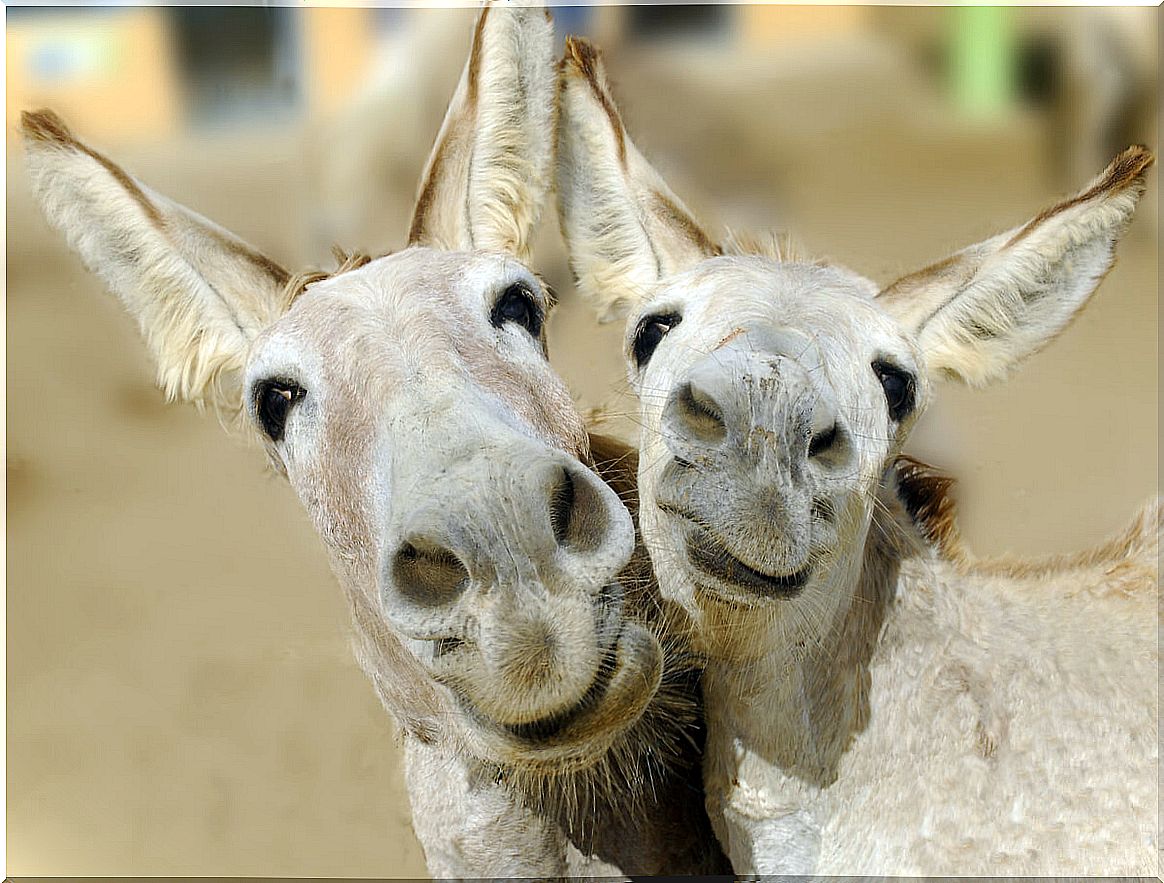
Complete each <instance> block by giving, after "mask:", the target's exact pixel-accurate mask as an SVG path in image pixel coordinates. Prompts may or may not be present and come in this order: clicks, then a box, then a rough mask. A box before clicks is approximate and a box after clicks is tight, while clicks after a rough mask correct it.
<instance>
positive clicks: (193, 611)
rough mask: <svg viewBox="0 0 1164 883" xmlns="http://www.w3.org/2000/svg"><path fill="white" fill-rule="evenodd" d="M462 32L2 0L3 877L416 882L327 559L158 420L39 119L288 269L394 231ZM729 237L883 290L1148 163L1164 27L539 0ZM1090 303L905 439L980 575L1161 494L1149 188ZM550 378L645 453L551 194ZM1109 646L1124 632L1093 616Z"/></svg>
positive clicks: (998, 13)
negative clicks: (57, 228)
mask: <svg viewBox="0 0 1164 883" xmlns="http://www.w3.org/2000/svg"><path fill="white" fill-rule="evenodd" d="M474 14H475V13H474V11H473V10H467V9H451V10H448V9H446V10H417V9H371V8H360V9H345V8H309V7H308V8H303V7H286V8H273V7H254V8H246V7H227V8H223V7H190V8H166V7H151V8H90V9H78V8H54V9H36V8H22V7H12V6H10V7H8V9H7V30H6V35H5V36H6V82H7V101H6V124H7V128H6V136H7V147H8V151H7V171H8V176H7V181H8V185H7V186H8V191H7V210H8V225H7V229H8V236H7V353H8V361H7V371H8V384H7V419H8V424H7V425H8V433H7V460H6V467H7V468H6V475H7V516H8V518H7V541H8V557H7V561H8V573H7V576H8V598H7V603H8V606H7V612H8V635H7V638H8V656H7V678H8V680H7V689H8V735H7V739H8V742H7V749H8V806H7V813H8V843H7V847H8V869H7V870H8V873H9V874H10V875H14V876H19V875H34V874H35V875H69V874H89V875H127V874H137V875H173V874H186V875H268V876H278V875H319V876H325V875H326V876H362V875H369V876H419V875H423V873H424V865H423V857H422V855H421V853H420V850H419V847H418V846H417V844H416V842H415V840H414V839H413V836H412V833H411V829H410V827H409V823H408V809H407V803H406V798H405V794H404V790H403V786H402V783H401V780H400V772H399V766H398V756H399V750H398V745H397V742H396V739H395V736H394V734H393V729H392V726H391V723H390V721H389V720H388V718H387V716H386V715H385V714H384V713H383V712H382V711H381V709H380V708H379V706H378V704H377V702H376V700H375V698H374V696H373V694H372V690H371V689H370V688H369V685H368V684H367V683H365V681H364V678H363V676H362V675H361V674H360V672H359V671H358V669H357V668H356V665H355V663H354V661H353V660H352V658H351V653H350V652H349V649H348V631H347V630H348V625H347V613H346V610H345V608H344V604H343V602H342V599H341V596H340V593H339V591H338V589H337V588H336V586H335V585H334V584H333V582H332V579H331V577H330V575H329V573H328V570H327V566H326V563H325V559H324V554H323V550H322V546H321V544H320V542H319V541H318V540H317V539H316V536H315V534H314V532H313V531H312V529H311V528H310V526H309V525H308V523H307V519H306V517H305V516H304V515H303V513H302V512H301V511H300V509H299V506H298V504H297V502H296V501H295V499H294V498H293V495H292V494H291V492H290V490H289V488H288V487H287V486H286V485H285V484H284V483H283V482H281V481H280V480H278V479H277V478H276V477H274V476H273V475H272V474H270V473H269V472H267V471H266V470H265V469H264V462H263V457H262V455H261V454H260V453H259V452H258V451H256V450H251V449H247V448H246V447H245V446H242V445H239V444H238V443H236V442H233V441H231V440H230V439H228V438H227V437H226V436H225V435H224V434H223V433H222V431H221V430H220V428H219V427H218V426H217V425H216V423H215V420H214V419H213V418H212V417H210V416H207V415H199V414H198V413H196V412H195V411H194V410H193V409H190V408H185V407H178V406H166V405H164V404H163V402H162V397H161V395H160V394H159V393H158V392H157V390H156V389H155V388H154V385H153V380H152V368H151V366H150V365H149V364H148V363H147V359H146V354H145V349H144V346H143V345H142V344H141V343H140V342H139V340H138V338H137V335H136V331H135V329H134V328H133V326H132V324H131V322H130V321H129V320H128V319H127V318H126V317H125V316H124V315H123V314H122V313H121V312H120V309H119V307H118V306H117V304H116V303H115V302H114V300H113V299H112V298H110V297H107V296H105V295H104V294H103V293H102V288H101V285H100V284H99V283H98V282H97V280H96V279H95V278H94V277H92V276H90V275H88V274H87V273H86V272H85V271H84V269H83V268H82V266H81V264H80V262H79V260H78V259H77V258H75V257H74V256H73V255H72V254H70V253H69V252H68V251H67V250H66V249H65V247H64V245H63V241H62V240H61V239H59V238H58V237H57V236H56V235H55V234H53V233H52V232H51V231H50V230H49V229H48V228H47V227H46V225H45V223H44V221H43V219H42V218H41V216H40V214H39V212H38V211H37V209H36V207H35V206H34V204H33V203H32V200H31V197H30V194H29V192H28V187H27V182H26V177H25V175H24V169H23V159H22V153H21V149H20V147H19V139H18V133H17V125H18V120H19V114H20V111H21V110H24V109H29V108H35V107H40V106H50V107H53V108H54V109H56V110H57V111H58V112H60V113H61V114H62V116H64V118H65V119H66V120H67V121H68V122H69V123H70V125H71V126H72V127H73V128H74V130H75V132H76V133H77V134H78V135H79V136H81V137H82V138H84V139H86V140H87V141H89V142H90V143H91V144H93V145H94V146H97V147H98V148H99V149H103V150H105V151H106V152H108V153H110V154H111V155H112V156H113V157H114V158H115V159H116V160H117V161H119V162H120V163H122V164H123V165H124V166H125V167H126V168H127V169H129V170H130V171H131V172H132V173H133V174H135V175H136V176H137V177H139V178H140V179H142V180H144V181H145V182H147V183H148V184H150V185H151V186H152V187H154V188H155V189H157V190H159V191H161V192H164V193H166V194H168V195H169V196H171V197H173V198H175V199H177V200H179V201H181V202H183V203H185V204H186V205H188V206H190V207H192V208H194V209H195V210H196V211H198V212H200V213H202V214H204V215H207V216H209V217H211V218H213V219H215V220H216V221H218V222H219V223H221V224H223V225H224V226H227V227H229V228H230V229H232V230H234V231H235V232H237V233H239V234H240V235H242V236H243V237H244V238H246V239H248V240H250V241H251V242H252V243H254V244H256V245H257V246H259V247H260V248H261V249H263V250H264V251H266V252H267V253H269V254H270V255H272V256H273V257H275V258H276V259H277V260H279V261H280V262H282V263H284V264H285V265H286V266H288V267H290V268H291V269H293V270H294V269H300V268H303V267H305V266H307V265H310V264H317V265H322V266H325V267H329V266H330V262H329V260H328V258H327V255H328V252H329V248H330V246H331V244H332V243H333V242H338V243H339V244H341V245H343V246H345V247H347V248H349V249H350V248H357V247H360V248H364V249H367V250H370V251H371V252H373V253H380V252H383V251H386V250H389V249H393V248H399V247H400V246H401V245H402V244H403V238H404V233H405V230H406V228H407V225H408V221H409V214H410V208H411V202H412V198H413V195H414V193H415V189H416V183H417V179H418V177H419V174H420V170H421V168H422V166H423V163H424V160H425V157H426V154H427V151H428V148H429V146H430V145H431V142H432V140H433V137H434V136H435V133H436V131H437V128H438V127H439V124H440V120H441V117H442V116H443V113H444V108H445V104H446V102H447V101H448V98H449V96H450V94H451V93H452V90H453V87H454V85H455V82H456V79H457V77H458V75H459V72H460V68H461V66H462V64H463V62H464V59H465V56H466V53H467V49H468V40H469V34H470V30H471V24H472V20H473V16H474ZM555 18H556V22H557V28H558V30H559V32H560V36H559V40H560V39H561V35H564V34H565V33H567V32H574V33H585V34H588V35H590V36H591V37H593V38H594V39H595V40H596V41H598V43H599V44H600V45H601V46H603V47H604V48H605V50H606V52H607V60H608V67H609V71H610V73H611V76H612V78H613V80H614V82H615V90H616V94H617V96H618V98H619V100H620V102H621V105H622V109H623V113H624V118H625V121H626V123H627V125H628V127H629V129H630V131H631V134H632V135H633V137H634V138H635V139H636V141H637V142H638V144H639V146H640V148H641V149H642V150H643V152H644V153H645V154H646V155H647V156H648V157H649V158H650V159H651V160H652V162H653V163H655V165H656V166H657V167H658V168H659V169H660V170H661V171H662V173H663V174H664V176H665V177H667V178H668V180H669V181H670V183H671V184H672V186H673V187H674V188H675V189H676V191H677V192H679V193H680V194H681V195H682V196H683V197H684V198H685V199H686V200H687V201H688V203H689V204H690V205H691V207H692V208H693V209H695V210H696V212H697V213H698V214H700V216H701V217H703V218H704V219H705V221H706V222H707V226H708V228H709V229H710V230H712V231H713V235H716V234H718V233H720V232H722V230H723V227H724V226H728V227H731V228H733V229H737V230H755V231H763V230H767V229H771V228H774V227H780V228H789V229H791V230H792V231H793V232H794V233H795V234H796V236H797V238H798V239H799V241H800V242H801V243H802V244H803V247H804V248H805V249H806V250H807V251H808V252H809V253H810V254H812V255H814V256H821V257H828V258H830V259H832V260H834V261H837V262H839V263H842V264H846V265H848V266H851V267H853V268H854V269H857V270H860V271H862V272H864V273H865V274H867V275H870V276H872V277H873V278H875V279H877V280H878V281H883V282H888V281H890V280H892V279H893V278H896V276H898V275H900V274H903V273H905V272H908V271H910V270H912V269H916V268H918V267H920V266H922V265H924V264H926V263H928V262H930V261H932V260H934V259H937V258H939V257H941V256H944V255H945V254H948V253H949V252H950V251H952V250H954V249H957V248H959V247H961V246H963V245H966V244H969V243H970V242H974V241H977V240H979V239H982V238H985V237H986V236H989V235H991V234H993V233H995V232H998V231H1001V230H1003V229H1007V228H1010V227H1014V226H1017V225H1019V224H1021V223H1023V222H1024V221H1025V220H1026V219H1028V218H1029V217H1031V216H1033V215H1034V214H1035V213H1036V212H1037V211H1038V210H1039V209H1040V208H1042V207H1043V206H1045V205H1047V204H1049V203H1050V202H1052V201H1054V200H1055V199H1056V198H1058V197H1059V196H1061V195H1063V194H1065V193H1067V192H1070V191H1074V190H1076V189H1078V188H1079V187H1081V186H1082V185H1084V184H1085V183H1086V181H1087V180H1088V179H1089V178H1090V177H1092V176H1093V175H1094V174H1096V173H1098V172H1099V171H1100V170H1101V169H1102V168H1103V167H1104V165H1106V163H1107V162H1108V160H1109V159H1110V158H1111V157H1112V156H1113V155H1114V154H1115V153H1116V152H1117V151H1118V150H1119V149H1121V148H1122V147H1124V146H1126V145H1128V144H1130V143H1133V142H1142V143H1145V144H1148V145H1149V146H1150V147H1152V148H1153V149H1156V148H1157V144H1156V118H1155V113H1156V107H1157V103H1158V70H1157V51H1156V47H1157V45H1158V43H1157V37H1158V26H1159V11H1158V9H1154V8H1115V7H1113V8H1105V9H1085V8H1024V9H1016V8H989V7H978V8H938V7H929V8H907V7H885V8H881V7H867V6H844V7H811V8H810V7H795V6H785V7H776V6H766V7H760V6H682V7H670V6H663V5H643V6H631V7H618V6H604V7H596V8H591V9H585V8H570V7H559V8H557V9H555ZM1158 180H1159V172H1158V170H1156V171H1153V172H1152V173H1150V175H1149V193H1148V194H1147V196H1146V198H1145V201H1144V202H1143V203H1142V204H1141V208H1140V210H1139V212H1138V214H1137V217H1136V220H1135V223H1134V225H1133V227H1132V229H1131V230H1130V232H1129V233H1128V236H1127V237H1126V239H1125V241H1124V242H1123V244H1122V245H1121V246H1120V250H1119V255H1120V257H1119V262H1118V264H1117V266H1116V268H1115V270H1114V271H1113V272H1112V273H1111V274H1110V275H1109V276H1108V278H1107V279H1106V281H1105V282H1104V283H1103V286H1102V288H1101V289H1100V292H1099V294H1098V296H1097V297H1096V299H1095V300H1094V302H1093V303H1092V305H1091V306H1090V307H1089V308H1088V310H1087V311H1086V312H1085V313H1084V314H1083V316H1082V317H1081V318H1079V320H1078V321H1077V322H1075V323H1074V325H1073V326H1072V327H1071V328H1070V329H1069V330H1068V331H1067V332H1066V333H1065V334H1064V335H1063V336H1062V337H1061V338H1060V339H1059V340H1058V341H1057V342H1056V343H1055V344H1054V345H1053V346H1051V347H1050V348H1049V349H1048V350H1047V351H1045V352H1044V353H1042V354H1040V355H1039V356H1037V357H1036V358H1035V359H1033V360H1032V361H1031V362H1030V363H1029V364H1028V365H1027V366H1026V368H1025V370H1024V371H1023V372H1022V373H1020V374H1019V375H1018V376H1016V377H1015V379H1014V380H1013V381H1012V382H1011V383H1009V384H1008V385H1006V386H1004V387H1000V388H998V389H992V390H989V391H985V392H969V391H967V390H964V389H959V388H953V387H942V388H940V390H939V394H938V401H937V402H936V404H935V406H934V408H933V409H932V410H931V412H930V414H929V416H928V418H927V420H925V421H923V425H922V427H920V428H919V430H918V432H917V434H916V435H915V437H914V441H913V443H912V444H911V446H910V450H911V451H912V452H913V453H915V454H916V455H918V456H921V457H923V458H925V459H928V460H930V461H931V462H934V463H936V464H939V465H941V466H944V467H946V468H948V469H950V470H951V471H953V472H954V473H955V474H957V475H958V476H959V478H960V479H961V484H960V502H961V524H962V528H963V531H964V533H965V535H966V537H967V539H968V541H969V543H970V545H971V546H972V547H973V548H974V549H975V550H976V551H977V552H979V553H980V554H998V553H1004V552H1008V551H1010V552H1017V553H1023V554H1037V553H1050V552H1057V551H1069V550H1072V549H1077V548H1080V547H1083V546H1086V545H1089V544H1092V543H1095V542H1097V541H1098V540H1100V539H1101V538H1102V537H1104V536H1105V535H1107V534H1108V533H1110V532H1111V531H1113V530H1115V529H1117V528H1119V527H1120V526H1121V525H1123V524H1124V523H1125V522H1126V521H1127V520H1128V519H1129V518H1130V516H1131V514H1132V511H1133V509H1134V508H1135V507H1136V506H1137V505H1138V504H1139V503H1141V502H1142V501H1143V500H1145V499H1146V498H1147V497H1148V496H1149V495H1151V494H1152V493H1155V492H1156V489H1157V487H1158V468H1157V448H1158V441H1159V432H1158V423H1157V416H1158V411H1157V409H1158V389H1159V378H1160V373H1159V372H1160V367H1159V356H1158V340H1157V337H1158V297H1157V271H1158V247H1157V220H1156V212H1157V208H1156V207H1157V182H1158ZM534 265H535V267H536V268H537V269H538V270H540V271H542V272H543V273H544V274H545V275H546V276H547V277H548V278H549V280H550V281H551V283H552V284H554V285H555V287H556V288H557V290H558V292H559V293H560V295H561V300H562V303H561V307H560V309H559V311H558V312H557V314H556V315H555V317H554V318H553V320H552V322H551V324H550V344H551V358H552V360H553V362H554V363H555V365H556V366H557V367H558V369H559V370H560V371H561V373H562V374H563V375H564V376H565V377H566V378H567V380H568V382H569V383H570V386H571V388H572V389H573V391H574V393H575V395H576V397H577V399H578V401H579V404H580V405H581V406H582V407H583V408H586V409H589V408H601V409H602V411H603V413H605V414H607V415H608V420H607V424H606V428H607V430H608V431H613V432H616V433H618V434H621V435H623V436H625V437H627V438H628V439H631V440H633V438H634V432H635V428H634V422H633V419H631V416H630V415H631V414H633V411H634V405H633V403H632V402H631V400H630V399H629V398H628V397H627V389H626V383H625V381H624V380H623V369H622V361H621V356H620V354H619V351H620V342H621V337H622V328H621V327H620V326H618V325H606V326H597V325H595V324H594V323H593V321H592V320H591V316H590V314H589V312H588V311H587V309H586V307H585V305H584V304H581V303H579V302H578V301H577V299H576V298H575V296H574V294H573V291H572V287H571V284H570V280H569V274H568V270H567V267H566V263H565V256H564V253H563V249H562V245H561V242H560V237H559V235H558V232H557V228H556V222H555V220H554V216H553V213H552V209H551V210H549V211H548V212H547V215H546V220H545V223H544V224H543V230H542V235H541V237H540V240H539V244H538V251H537V258H536V259H535V261H534ZM1097 627H1098V628H1102V624H1097Z"/></svg>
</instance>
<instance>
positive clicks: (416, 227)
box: [408, 6, 555, 259]
mask: <svg viewBox="0 0 1164 883" xmlns="http://www.w3.org/2000/svg"><path fill="white" fill-rule="evenodd" d="M554 90H555V81H554V36H553V26H552V24H551V22H550V18H549V13H548V12H547V11H546V10H544V9H533V8H521V7H512V8H510V7H504V8H494V7H492V6H485V7H484V8H483V9H482V10H481V14H480V16H479V17H478V19H477V26H476V28H475V29H474V31H473V46H472V49H471V50H470V52H469V61H468V63H467V64H466V65H465V71H464V73H463V74H462V75H461V82H460V84H459V85H458V87H457V91H456V93H455V94H454V95H453V100H452V102H451V103H450V104H449V110H448V113H447V114H446V116H445V121H444V123H443V124H442V125H441V130H440V133H439V134H438V135H437V140H436V144H435V146H434V147H433V151H432V154H431V156H429V159H428V165H427V167H426V168H425V171H424V175H423V176H422V178H421V186H420V195H419V196H418V197H417V201H416V208H415V209H414V210H413V214H412V225H411V227H410V228H409V232H408V241H409V244H411V245H431V246H434V247H437V248H444V249H449V250H453V251H467V250H470V249H480V250H485V251H502V252H506V253H508V254H512V255H516V256H517V257H519V258H522V259H524V258H526V257H527V256H528V254H529V249H530V238H531V234H532V232H533V228H534V225H535V223H536V222H537V219H538V214H539V213H540V211H541V207H542V202H543V200H544V198H545V194H546V190H547V189H548V187H549V184H550V174H551V168H550V167H551V163H552V154H553V143H554V140H553V139H554V135H553V133H554Z"/></svg>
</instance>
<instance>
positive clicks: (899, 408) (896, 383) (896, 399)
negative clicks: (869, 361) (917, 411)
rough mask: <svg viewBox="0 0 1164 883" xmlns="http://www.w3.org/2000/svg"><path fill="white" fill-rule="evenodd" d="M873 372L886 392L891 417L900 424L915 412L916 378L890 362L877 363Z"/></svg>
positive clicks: (874, 364)
mask: <svg viewBox="0 0 1164 883" xmlns="http://www.w3.org/2000/svg"><path fill="white" fill-rule="evenodd" d="M873 372H874V373H875V374H876V375H877V379H878V380H880V381H881V388H882V389H883V390H885V401H886V403H887V404H888V405H889V416H890V417H892V418H893V419H894V420H897V421H898V422H900V421H901V420H902V419H903V418H905V417H906V416H908V415H909V413H910V412H911V411H912V410H913V405H914V395H915V388H916V383H915V381H914V376H913V375H912V374H911V373H909V372H908V371H906V370H905V369H904V368H899V367H897V366H896V365H894V364H892V363H890V362H883V361H876V362H874V363H873Z"/></svg>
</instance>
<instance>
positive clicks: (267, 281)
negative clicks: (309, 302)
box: [21, 110, 288, 409]
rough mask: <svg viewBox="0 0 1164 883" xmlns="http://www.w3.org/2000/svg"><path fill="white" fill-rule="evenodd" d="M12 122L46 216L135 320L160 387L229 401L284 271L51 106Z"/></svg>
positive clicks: (277, 308) (278, 299)
mask: <svg viewBox="0 0 1164 883" xmlns="http://www.w3.org/2000/svg"><path fill="white" fill-rule="evenodd" d="M21 127H22V130H23V135H24V143H25V148H26V150H27V154H28V168H29V173H30V174H31V176H32V188H33V192H34V194H35V195H36V198H37V200H38V201H39V202H40V205H41V207H42V208H43V209H44V213H45V215H46V217H47V218H48V220H49V223H50V224H52V225H53V226H54V227H56V228H57V229H58V230H60V231H61V232H62V233H64V235H65V238H66V239H67V240H68V242H69V245H70V246H71V247H72V248H73V249H74V250H75V251H77V253H78V254H80V256H81V259H82V260H83V261H84V262H85V265H86V266H87V267H88V268H89V269H90V270H91V271H93V272H94V273H96V274H97V275H99V276H100V277H101V278H102V279H103V280H104V281H105V283H106V284H107V285H108V286H109V287H110V289H112V291H113V292H114V293H115V294H116V295H117V296H118V298H120V300H121V302H122V303H123V304H124V305H125V308H126V309H127V310H128V311H129V312H130V314H131V315H132V316H133V317H134V318H135V319H137V323H138V326H139V328H140V329H141V333H142V335H143V336H144V337H145V340H146V343H147V344H148V345H149V348H150V350H151V352H152V353H153V356H154V359H155V360H156V362H157V366H158V383H159V385H160V386H161V387H162V388H163V389H164V390H165V392H166V395H167V396H168V397H169V398H171V399H173V398H181V399H185V400H187V401H191V402H195V403H198V404H201V403H203V402H206V401H210V402H212V403H213V404H215V405H219V406H222V407H225V408H231V409H237V408H238V407H239V404H240V399H241V381H240V379H239V377H240V375H241V369H242V367H243V363H244V361H245V359H246V355H247V350H248V349H249V347H250V344H251V341H252V340H253V339H254V337H255V335H256V334H258V332H259V331H260V330H261V329H262V328H264V327H265V326H266V325H268V324H270V323H271V322H272V321H274V320H275V319H276V318H277V317H278V316H279V315H280V314H281V313H282V312H283V310H284V309H285V307H286V304H285V302H284V299H283V296H282V295H283V290H284V287H285V286H286V284H287V281H288V274H287V272H286V271H285V270H284V269H283V268H282V267H280V266H279V265H278V264H276V263H274V262H273V261H271V260H270V259H268V258H266V257H264V256H263V255H261V254H259V252H257V251H255V250H254V249H253V248H251V247H250V246H249V245H247V244H246V243H245V242H243V241H242V240H241V239H239V238H237V237H236V236H234V235H233V234H231V233H228V232H227V231H226V230H223V229H222V228H221V227H218V226H216V225H215V224H213V223H211V222H210V221H207V220H206V219H204V218H202V217H199V216H198V215H196V214H194V213H193V212H191V211H189V210H188V209H185V208H183V207H182V206H180V205H178V204H176V203H174V202H171V201H170V200H168V199H166V198H165V197H163V196H160V195H159V194H156V193H153V192H152V191H150V190H149V189H147V188H146V187H144V186H143V185H141V184H140V183H138V182H137V181H136V180H134V179H133V178H132V177H130V176H129V175H128V174H127V173H126V172H125V171H124V170H123V169H121V168H120V167H119V166H117V165H115V164H114V163H112V162H111V161H110V160H108V159H106V158H105V157H104V156H102V155H101V154H100V153H98V152H97V151H95V150H93V149H92V148H90V147H88V146H86V145H85V144H82V143H81V142H80V141H78V140H77V139H76V138H74V137H73V134H72V133H71V132H70V131H69V130H68V128H67V127H66V126H65V124H64V122H63V121H62V120H61V119H60V117H58V116H57V115H56V114H55V113H53V112H52V111H50V110H40V111H37V112H35V113H28V112H26V113H24V114H23V116H22V118H21Z"/></svg>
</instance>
